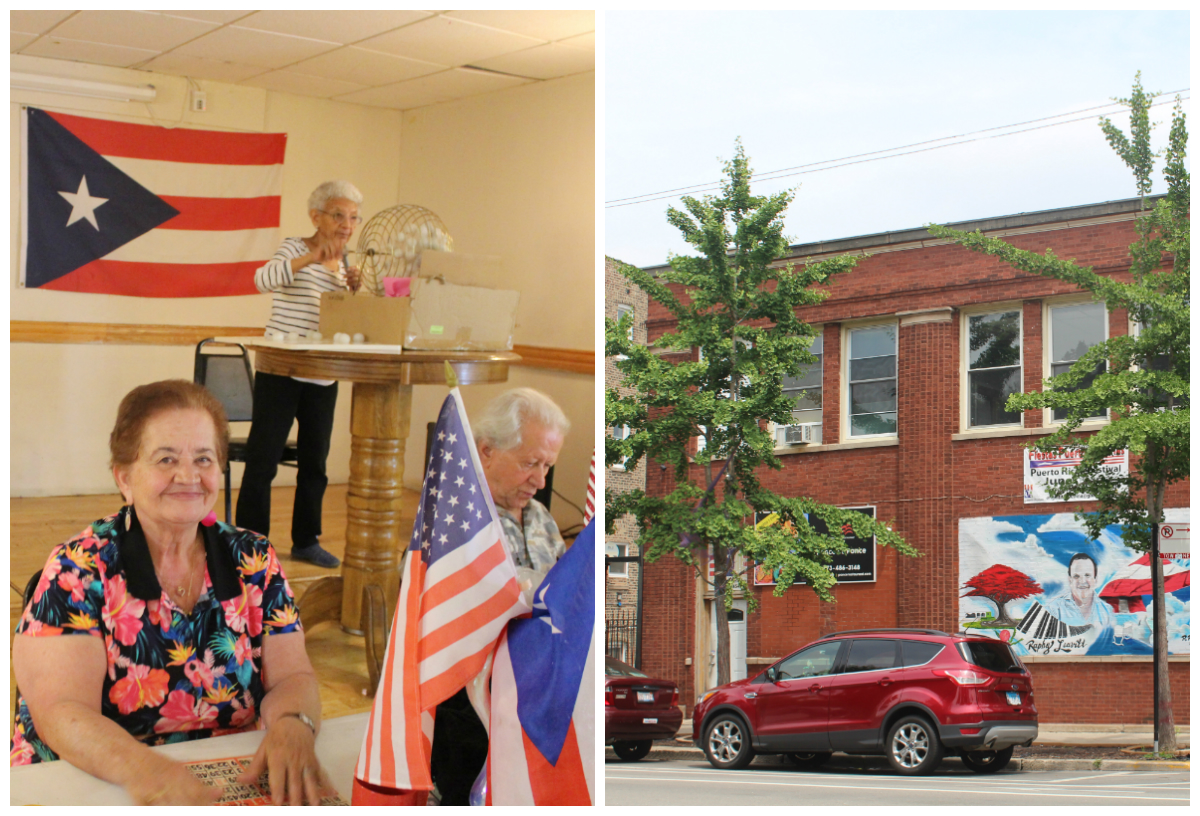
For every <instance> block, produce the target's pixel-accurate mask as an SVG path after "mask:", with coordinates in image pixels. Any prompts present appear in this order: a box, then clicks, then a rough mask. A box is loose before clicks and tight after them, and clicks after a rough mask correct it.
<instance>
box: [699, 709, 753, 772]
mask: <svg viewBox="0 0 1200 816" xmlns="http://www.w3.org/2000/svg"><path fill="white" fill-rule="evenodd" d="M704 753H705V755H706V756H708V761H709V762H710V763H712V766H713V767H714V768H722V769H728V770H735V769H737V768H745V767H746V766H747V765H749V764H750V762H751V760H753V759H754V748H752V747H751V745H750V731H749V729H747V728H746V724H745V723H743V722H742V719H741V717H738V716H737V715H736V714H718V715H717V716H715V717H713V719H712V722H710V723H709V724H708V729H707V731H705V734H704Z"/></svg>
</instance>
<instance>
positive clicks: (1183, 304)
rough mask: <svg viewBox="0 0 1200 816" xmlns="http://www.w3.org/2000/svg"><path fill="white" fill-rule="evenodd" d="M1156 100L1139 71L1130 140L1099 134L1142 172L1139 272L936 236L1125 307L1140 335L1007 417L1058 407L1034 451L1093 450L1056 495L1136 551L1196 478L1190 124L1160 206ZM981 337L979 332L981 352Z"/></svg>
mask: <svg viewBox="0 0 1200 816" xmlns="http://www.w3.org/2000/svg"><path fill="white" fill-rule="evenodd" d="M1154 98H1155V94H1152V93H1147V92H1145V91H1144V90H1143V89H1142V85H1141V74H1138V77H1137V79H1136V80H1135V82H1134V87H1133V92H1132V93H1131V94H1130V96H1129V98H1128V99H1119V100H1116V101H1118V102H1121V103H1123V104H1125V105H1127V106H1128V107H1129V108H1130V112H1131V115H1130V122H1131V126H1130V135H1128V136H1126V134H1124V133H1123V132H1122V131H1121V130H1120V129H1119V128H1117V127H1116V126H1115V125H1114V124H1113V123H1112V122H1111V121H1109V120H1108V119H1101V122H1100V124H1101V128H1102V130H1103V132H1104V135H1105V137H1106V138H1107V140H1108V143H1109V144H1110V145H1111V146H1112V147H1113V149H1114V150H1115V151H1116V153H1117V154H1118V155H1119V156H1120V157H1121V159H1122V160H1124V161H1125V163H1126V164H1127V165H1129V167H1130V168H1131V169H1132V170H1133V173H1134V177H1135V181H1136V186H1137V191H1138V195H1139V196H1140V197H1141V198H1142V214H1141V215H1140V217H1139V218H1138V219H1137V222H1136V231H1137V236H1138V238H1137V240H1136V241H1135V242H1134V243H1133V244H1132V245H1131V246H1130V248H1129V253H1130V257H1131V261H1132V263H1131V265H1130V269H1129V275H1128V276H1127V277H1126V276H1119V277H1118V276H1113V277H1109V276H1105V275H1098V274H1096V273H1095V272H1093V271H1092V269H1091V267H1085V266H1080V265H1078V264H1076V263H1075V262H1074V261H1073V260H1063V259H1060V258H1058V257H1056V256H1055V254H1054V253H1053V252H1052V251H1051V250H1049V249H1047V250H1046V252H1045V253H1044V254H1041V255H1039V254H1037V253H1035V252H1029V251H1026V250H1021V249H1017V248H1016V247H1013V246H1011V245H1009V244H1008V243H1006V242H1005V241H1003V240H1000V239H997V238H987V237H985V236H984V235H983V234H982V233H980V232H978V231H977V232H974V233H966V232H961V231H959V230H953V229H949V228H947V227H941V226H931V227H930V230H929V231H930V232H931V233H933V234H934V235H935V236H938V237H941V238H948V239H950V240H952V241H955V242H956V243H959V244H961V245H962V246H965V247H967V248H968V249H971V250H974V251H976V252H982V253H986V254H988V255H993V256H995V257H997V258H1000V259H1001V260H1003V261H1004V262H1006V263H1008V264H1011V265H1012V266H1014V267H1016V268H1017V269H1021V270H1024V271H1026V272H1031V273H1033V274H1037V275H1042V276H1044V277H1050V278H1057V279H1058V280H1063V281H1068V282H1070V283H1074V284H1075V285H1077V286H1079V287H1080V288H1081V289H1083V290H1085V291H1087V292H1090V293H1091V294H1092V296H1093V298H1094V299H1095V300H1097V301H1103V302H1104V303H1105V305H1106V306H1107V308H1108V309H1109V310H1110V311H1114V310H1117V309H1124V310H1127V311H1128V313H1129V316H1130V318H1132V320H1133V321H1135V322H1136V324H1137V326H1138V331H1136V332H1135V333H1133V334H1131V335H1128V336H1118V337H1111V338H1109V339H1108V340H1106V341H1104V342H1101V343H1098V344H1096V345H1094V346H1092V347H1091V348H1090V349H1088V350H1087V352H1086V353H1085V354H1083V355H1082V356H1080V357H1079V359H1078V360H1077V361H1076V362H1075V363H1074V365H1072V366H1071V369H1070V370H1069V371H1068V372H1066V373H1063V374H1060V375H1059V376H1057V377H1053V378H1051V379H1049V380H1047V381H1046V382H1045V383H1044V384H1043V388H1042V390H1041V391H1040V392H1033V393H1025V394H1014V395H1012V396H1011V397H1009V399H1008V403H1007V406H1006V407H1007V409H1008V410H1009V411H1027V410H1031V409H1043V408H1049V409H1055V410H1058V411H1062V412H1065V413H1066V416H1067V419H1066V421H1065V422H1063V423H1062V424H1061V425H1060V426H1059V427H1058V428H1057V430H1055V432H1054V433H1052V434H1050V435H1048V436H1046V437H1043V438H1042V439H1041V440H1040V441H1039V442H1037V443H1035V444H1034V445H1032V447H1034V448H1036V449H1037V450H1042V451H1052V450H1054V449H1056V448H1058V447H1061V446H1063V445H1071V446H1076V445H1078V446H1083V447H1085V448H1086V452H1085V454H1084V458H1083V462H1082V464H1080V465H1079V466H1078V467H1076V468H1074V469H1073V472H1072V474H1071V475H1070V477H1069V478H1067V479H1064V480H1062V481H1061V482H1058V483H1056V484H1055V485H1054V486H1052V487H1050V488H1049V492H1050V494H1051V495H1052V496H1054V497H1055V498H1060V499H1067V498H1069V497H1071V496H1072V495H1081V494H1083V495H1092V496H1095V497H1096V499H1097V500H1098V502H1099V504H1100V509H1099V510H1098V511H1095V512H1090V513H1081V514H1079V518H1080V519H1081V520H1082V521H1083V522H1084V524H1085V525H1086V527H1087V529H1088V533H1089V535H1091V536H1092V537H1098V536H1099V535H1100V531H1101V530H1102V529H1103V528H1104V527H1106V526H1108V525H1111V524H1119V525H1122V526H1123V527H1124V528H1125V540H1126V542H1127V543H1129V544H1130V546H1132V547H1134V548H1135V549H1138V550H1141V551H1146V550H1148V549H1149V547H1150V530H1151V528H1150V524H1151V522H1156V521H1162V518H1163V515H1162V509H1163V494H1164V491H1165V490H1166V488H1167V487H1168V486H1169V485H1171V484H1173V483H1175V482H1178V481H1179V480H1181V479H1184V478H1186V477H1187V476H1188V472H1189V468H1190V462H1191V449H1190V433H1189V426H1190V421H1191V408H1190V405H1191V386H1190V380H1189V373H1190V368H1191V325H1190V323H1191V307H1190V299H1191V283H1190V248H1189V241H1190V222H1189V215H1190V208H1191V204H1190V201H1191V186H1190V175H1189V173H1188V171H1187V167H1186V159H1187V117H1186V115H1185V114H1184V113H1183V108H1182V103H1181V102H1180V101H1179V100H1178V99H1177V100H1176V104H1175V108H1174V111H1173V113H1172V121H1171V129H1170V134H1169V138H1168V144H1167V147H1166V148H1165V150H1164V151H1163V152H1162V154H1161V155H1162V158H1163V159H1164V168H1163V175H1164V177H1165V178H1166V181H1167V189H1168V191H1167V194H1166V195H1165V196H1163V197H1162V198H1160V199H1159V200H1158V201H1157V203H1156V204H1155V206H1154V207H1153V208H1152V209H1151V208H1149V207H1148V205H1147V202H1146V198H1145V197H1146V195H1147V194H1148V193H1149V192H1150V191H1151V189H1152V178H1151V177H1152V174H1153V169H1154V160H1155V158H1156V157H1158V156H1159V155H1160V154H1157V153H1154V152H1153V151H1152V150H1151V139H1150V136H1151V131H1152V129H1153V124H1152V123H1151V121H1150V116H1149V110H1150V106H1151V104H1152V103H1153V101H1154ZM975 340H976V338H974V337H972V338H971V341H972V348H974V343H975ZM1106 412H1107V413H1108V415H1109V416H1110V418H1111V421H1110V422H1109V423H1108V424H1106V425H1102V426H1100V427H1099V428H1098V429H1097V430H1096V432H1095V433H1094V434H1092V435H1090V436H1087V437H1083V436H1080V435H1078V434H1077V431H1079V430H1080V426H1081V425H1082V424H1083V422H1084V421H1085V420H1086V419H1087V418H1089V417H1094V416H1096V415H1103V414H1105V413H1106ZM1122 449H1128V450H1129V452H1130V454H1131V456H1134V457H1136V459H1135V460H1134V462H1133V463H1131V466H1130V472H1129V474H1128V476H1119V475H1114V474H1112V473H1109V472H1106V471H1105V469H1104V468H1103V462H1104V459H1105V457H1106V456H1108V455H1110V454H1112V453H1113V452H1115V451H1120V450H1122Z"/></svg>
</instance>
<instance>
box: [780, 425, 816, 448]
mask: <svg viewBox="0 0 1200 816" xmlns="http://www.w3.org/2000/svg"><path fill="white" fill-rule="evenodd" d="M813 429H814V426H813V425H785V426H784V428H783V441H784V443H786V444H788V445H809V444H811V443H812V442H813V441H814V440H815V439H816V434H815V432H814V430H813Z"/></svg>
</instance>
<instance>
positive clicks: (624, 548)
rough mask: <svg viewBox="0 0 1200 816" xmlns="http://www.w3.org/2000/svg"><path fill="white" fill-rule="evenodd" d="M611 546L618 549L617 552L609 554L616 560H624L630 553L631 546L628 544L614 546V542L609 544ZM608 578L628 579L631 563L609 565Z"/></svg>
mask: <svg viewBox="0 0 1200 816" xmlns="http://www.w3.org/2000/svg"><path fill="white" fill-rule="evenodd" d="M609 546H610V547H615V548H616V552H610V553H609V554H610V555H612V556H613V557H614V558H624V557H625V556H626V555H628V553H629V545H628V544H613V543H612V542H609ZM608 577H609V578H628V577H629V562H628V561H618V562H617V563H615V564H609V565H608Z"/></svg>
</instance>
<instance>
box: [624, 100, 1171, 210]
mask: <svg viewBox="0 0 1200 816" xmlns="http://www.w3.org/2000/svg"><path fill="white" fill-rule="evenodd" d="M1190 90H1191V89H1190V88H1183V89H1181V90H1178V91H1170V92H1169V93H1185V92H1187V91H1190ZM1166 95H1167V94H1163V96H1166ZM1184 99H1191V97H1190V96H1189V97H1184ZM1116 104H1118V103H1109V104H1107V105H1097V106H1095V107H1091V108H1084V109H1082V110H1078V111H1072V112H1070V113H1060V114H1057V115H1055V116H1045V117H1042V118H1040V119H1030V120H1028V121H1025V122H1017V123H1015V124H1011V125H999V126H997V127H990V128H984V129H983V130H975V131H971V132H970V133H963V134H960V135H958V136H943V137H942V138H940V139H929V140H926V141H924V142H914V143H912V144H908V145H902V146H900V147H891V148H886V149H884V150H874V151H871V152H869V153H858V154H855V155H853V156H846V157H844V158H840V159H826V160H824V161H818V162H811V163H809V164H801V165H797V166H795V167H784V168H781V169H779V170H768V171H766V172H764V173H760V174H758V175H756V176H755V177H754V178H755V180H756V181H774V180H776V179H783V178H790V177H792V176H799V175H805V174H807V173H819V172H821V171H823V170H834V169H837V168H841V167H849V166H851V165H855V164H864V163H866V162H872V161H881V160H883V159H892V158H898V157H900V156H911V155H913V154H915V153H925V152H927V151H930V150H940V149H942V148H946V147H956V146H958V145H963V144H970V143H971V142H977V141H984V140H986V139H999V138H1001V137H1004V136H1014V135H1016V134H1019V133H1029V132H1030V131H1034V130H1043V129H1045V128H1050V127H1058V126H1059V125H1069V124H1074V123H1076V122H1084V121H1087V120H1089V119H1096V118H1099V117H1100V116H1104V115H1106V114H1091V115H1089V116H1082V117H1079V118H1076V119H1068V120H1066V121H1062V122H1053V123H1051V124H1048V125H1038V126H1037V127H1029V128H1024V127H1023V126H1025V125H1031V124H1036V123H1037V122H1046V121H1048V120H1051V119H1061V118H1062V117H1064V116H1074V115H1075V114H1079V113H1087V112H1089V111H1095V110H1101V109H1102V108H1111V107H1113V106H1114V105H1116ZM1168 104H1174V100H1168V101H1162V102H1155V103H1153V104H1152V105H1151V107H1161V106H1162V105H1168ZM1019 127H1020V128H1023V129H1022V130H1009V129H1010V128H1019ZM994 130H1008V131H1009V132H1007V133H998V134H995V135H993V136H979V135H978V134H983V133H990V132H992V131H994ZM969 136H973V137H975V138H967V137H969ZM951 139H958V140H961V141H954V142H950V143H949V144H936V143H937V142H946V141H949V140H951ZM922 145H934V146H933V147H922ZM910 148H921V149H919V150H913V149H910ZM897 151H904V152H897ZM885 153H886V154H889V155H880V154H885ZM868 157H874V158H868ZM822 164H827V165H829V167H818V165H822ZM804 168H815V169H804ZM790 171H796V172H790ZM720 187H721V182H717V181H713V182H707V183H704V184H693V185H690V186H688V187H676V188H674V189H672V190H661V191H659V192H657V193H643V194H642V195H637V196H629V197H628V198H616V199H613V200H612V201H606V202H605V205H604V206H605V209H612V208H616V207H629V206H632V205H634V204H647V203H649V202H651V201H661V200H663V199H666V198H677V197H679V195H681V194H684V193H686V192H687V191H689V190H690V191H692V192H693V193H702V192H708V191H710V190H718V189H720Z"/></svg>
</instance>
